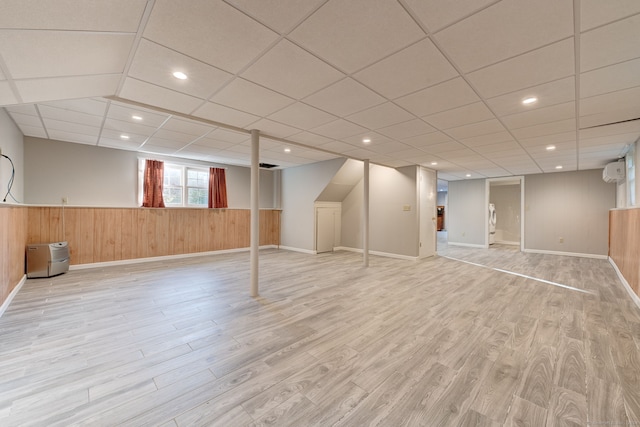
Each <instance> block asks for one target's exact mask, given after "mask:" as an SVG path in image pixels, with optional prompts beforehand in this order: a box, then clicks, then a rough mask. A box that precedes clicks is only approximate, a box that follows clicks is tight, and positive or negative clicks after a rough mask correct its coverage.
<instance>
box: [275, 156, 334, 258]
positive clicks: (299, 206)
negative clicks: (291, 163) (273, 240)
mask: <svg viewBox="0 0 640 427" xmlns="http://www.w3.org/2000/svg"><path fill="white" fill-rule="evenodd" d="M345 160H346V159H343V158H339V159H332V160H327V161H324V162H318V163H313V164H310V165H304V166H298V167H293V168H287V169H284V170H282V175H281V181H282V190H281V202H282V220H281V222H280V224H281V231H280V233H281V245H282V246H286V247H289V248H296V249H301V250H306V251H313V250H314V237H315V236H314V230H315V208H314V203H315V201H316V199H317V197H318V196H319V195H320V193H321V192H322V190H324V188H325V187H326V186H327V184H329V182H330V181H331V179H332V178H333V176H334V175H335V174H336V172H338V170H339V169H340V168H341V167H342V165H343V164H344V162H345Z"/></svg>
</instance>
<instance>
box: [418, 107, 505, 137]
mask: <svg viewBox="0 0 640 427" xmlns="http://www.w3.org/2000/svg"><path fill="white" fill-rule="evenodd" d="M494 117H495V116H494V115H493V113H492V112H491V111H490V110H489V109H488V108H487V106H486V105H485V104H484V103H483V102H476V103H473V104H469V105H465V106H463V107H459V108H454V109H452V110H447V111H443V112H441V113H436V114H432V115H430V116H425V117H423V119H424V120H426V121H427V122H428V123H429V124H430V125H431V126H433V127H435V128H438V129H442V130H444V129H449V128H453V127H458V126H462V125H465V124H470V123H476V122H481V121H484V120H488V119H491V118H494Z"/></svg>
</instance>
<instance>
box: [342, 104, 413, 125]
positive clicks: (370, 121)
mask: <svg viewBox="0 0 640 427" xmlns="http://www.w3.org/2000/svg"><path fill="white" fill-rule="evenodd" d="M412 118H414V116H413V115H412V114H410V113H407V112H406V111H405V110H403V109H402V108H400V107H398V106H397V105H395V104H392V103H391V102H385V103H384V104H380V105H376V106H375V107H371V108H369V109H367V110H364V111H360V112H359V113H355V114H352V115H350V116H347V117H346V119H347V120H349V121H352V122H354V123H357V124H359V125H360V126H364V127H366V128H369V129H379V128H381V127H386V126H390V125H394V124H396V123H400V122H406V121H408V120H411V119H412Z"/></svg>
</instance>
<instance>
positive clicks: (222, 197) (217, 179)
mask: <svg viewBox="0 0 640 427" xmlns="http://www.w3.org/2000/svg"><path fill="white" fill-rule="evenodd" d="M209 207H210V208H226V207H228V206H227V178H226V177H225V171H224V169H223V168H209Z"/></svg>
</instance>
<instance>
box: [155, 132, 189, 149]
mask: <svg viewBox="0 0 640 427" xmlns="http://www.w3.org/2000/svg"><path fill="white" fill-rule="evenodd" d="M197 138H198V137H197V136H195V135H189V134H186V133H182V132H175V131H172V130H167V129H159V130H158V131H156V132H155V133H154V134H153V135H152V136H151V139H150V141H154V142H151V144H153V145H162V146H165V145H167V144H168V142H167V143H158V142H157V141H158V140H165V141H171V142H173V145H172V146H174V145H176V144H177V145H180V146H183V145H185V144H188V143H190V142H192V141H193V140H194V139H197Z"/></svg>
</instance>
